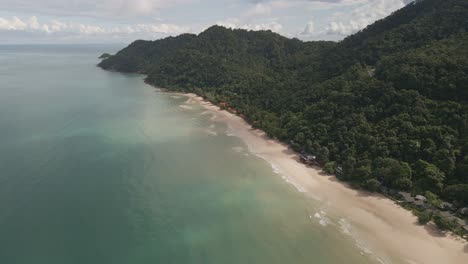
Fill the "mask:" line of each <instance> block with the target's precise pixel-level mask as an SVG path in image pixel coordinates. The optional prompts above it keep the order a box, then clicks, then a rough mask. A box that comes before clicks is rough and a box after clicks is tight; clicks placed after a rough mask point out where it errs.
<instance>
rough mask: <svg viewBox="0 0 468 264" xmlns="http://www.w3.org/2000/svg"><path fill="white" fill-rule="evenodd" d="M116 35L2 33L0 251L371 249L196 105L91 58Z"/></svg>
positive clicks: (9, 254) (362, 258)
mask: <svg viewBox="0 0 468 264" xmlns="http://www.w3.org/2000/svg"><path fill="white" fill-rule="evenodd" d="M119 48H120V47H116V46H113V47H109V46H19V47H15V46H0V139H1V140H0V172H1V173H0V208H1V209H0V263H15V264H22V263H28V264H30V263H35V264H42V263H44V264H46V263H47V264H54V263H57V264H58V263H60V264H64V263H67V264H72V263H77V264H78V263H80V264H81V263H87V264H93V263H96V264H98V263H99V264H102V263H113V264H118V263H125V264H139V263H200V264H201V263H203V264H206V263H297V264H300V263H317V264H320V263H324V264H325V263H327V264H334V263H375V262H376V260H375V256H372V255H371V254H369V253H368V252H367V253H366V251H365V249H363V246H362V245H361V246H360V245H359V243H356V241H355V239H354V238H353V237H352V236H350V235H348V234H347V233H349V232H350V230H349V229H350V228H351V227H350V226H349V225H348V224H347V223H346V220H345V219H341V220H340V219H339V218H336V217H334V216H333V215H329V213H328V212H327V210H326V205H323V204H321V203H320V202H318V201H314V200H311V199H308V198H305V196H304V195H303V194H302V193H301V192H299V191H298V190H297V188H295V186H293V185H291V184H288V183H287V181H286V180H287V177H286V176H284V175H281V174H278V173H277V171H275V169H274V167H273V168H272V166H271V165H270V164H268V163H267V162H265V161H264V160H262V159H261V158H259V157H256V156H255V155H253V154H251V153H249V152H248V149H247V147H246V146H245V144H244V143H243V142H242V141H241V140H240V139H239V138H236V137H233V136H231V135H230V134H229V129H228V128H227V127H226V126H225V125H224V124H221V123H216V122H214V121H212V120H211V118H210V113H209V112H206V111H205V109H203V108H202V107H201V106H199V105H196V104H190V105H188V104H186V103H185V102H186V98H185V97H181V96H174V95H170V94H165V93H158V92H155V90H154V89H153V88H152V87H150V86H148V85H146V84H144V82H143V78H142V77H141V76H138V75H125V74H120V73H111V72H106V71H103V70H101V69H99V68H97V67H95V64H96V63H97V62H98V61H97V59H96V58H97V57H98V56H99V55H100V54H101V53H103V52H108V51H110V50H111V51H112V50H118V49H119ZM282 176H283V177H282Z"/></svg>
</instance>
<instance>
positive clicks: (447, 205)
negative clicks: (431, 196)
mask: <svg viewBox="0 0 468 264" xmlns="http://www.w3.org/2000/svg"><path fill="white" fill-rule="evenodd" d="M440 208H441V209H443V210H450V211H455V210H456V209H457V208H456V207H455V206H454V205H453V204H451V203H448V202H442V203H441V204H440Z"/></svg>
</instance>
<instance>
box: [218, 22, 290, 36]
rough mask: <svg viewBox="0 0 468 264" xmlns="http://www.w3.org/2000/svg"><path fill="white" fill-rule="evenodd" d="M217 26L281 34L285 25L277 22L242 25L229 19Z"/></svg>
mask: <svg viewBox="0 0 468 264" xmlns="http://www.w3.org/2000/svg"><path fill="white" fill-rule="evenodd" d="M216 24H217V25H220V26H223V27H227V28H239V29H246V30H271V31H273V32H277V33H280V32H281V30H282V29H283V25H281V24H280V23H278V22H276V21H272V22H268V23H242V22H240V20H239V19H228V20H225V21H220V22H218V23H216Z"/></svg>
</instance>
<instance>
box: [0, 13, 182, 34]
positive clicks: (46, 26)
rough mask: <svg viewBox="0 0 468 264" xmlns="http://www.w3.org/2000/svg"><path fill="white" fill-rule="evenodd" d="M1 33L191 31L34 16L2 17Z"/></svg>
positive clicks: (166, 25)
mask: <svg viewBox="0 0 468 264" xmlns="http://www.w3.org/2000/svg"><path fill="white" fill-rule="evenodd" d="M0 31H26V32H39V33H45V34H53V33H70V34H84V35H105V34H108V35H109V34H133V33H142V34H144V33H162V34H179V33H183V32H188V31H190V28H189V27H184V26H178V25H173V24H137V25H124V26H117V27H112V28H110V29H109V28H105V27H103V26H99V25H91V24H81V23H65V22H62V21H59V20H52V21H50V23H40V22H39V20H38V18H37V17H36V16H32V17H30V18H28V19H26V20H21V19H20V18H18V17H13V18H11V19H8V18H2V17H0Z"/></svg>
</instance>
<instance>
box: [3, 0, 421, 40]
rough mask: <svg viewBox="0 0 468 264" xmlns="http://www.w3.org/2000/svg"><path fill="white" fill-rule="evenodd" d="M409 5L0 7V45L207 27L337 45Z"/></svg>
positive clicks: (164, 2)
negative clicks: (274, 34) (335, 43)
mask: <svg viewBox="0 0 468 264" xmlns="http://www.w3.org/2000/svg"><path fill="white" fill-rule="evenodd" d="M411 1H412V0H0V44H35V43H93V44H94V43H129V42H131V41H133V40H135V39H146V40H154V39H159V38H164V37H167V36H176V35H179V34H181V33H195V34H197V33H200V32H201V31H203V30H205V29H206V28H208V27H210V26H212V25H222V26H225V27H230V28H243V29H248V30H271V31H274V32H277V33H279V34H281V35H283V36H286V37H290V38H299V39H301V40H304V41H310V40H335V41H339V40H341V39H343V38H344V37H346V36H347V35H350V34H352V33H355V32H357V31H359V30H361V29H363V28H365V27H366V26H367V25H369V24H371V23H373V22H374V21H376V20H378V19H381V18H384V17H386V16H388V15H390V14H391V13H392V12H394V11H396V10H398V9H400V8H402V7H403V6H405V5H406V4H408V3H409V2H411Z"/></svg>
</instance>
